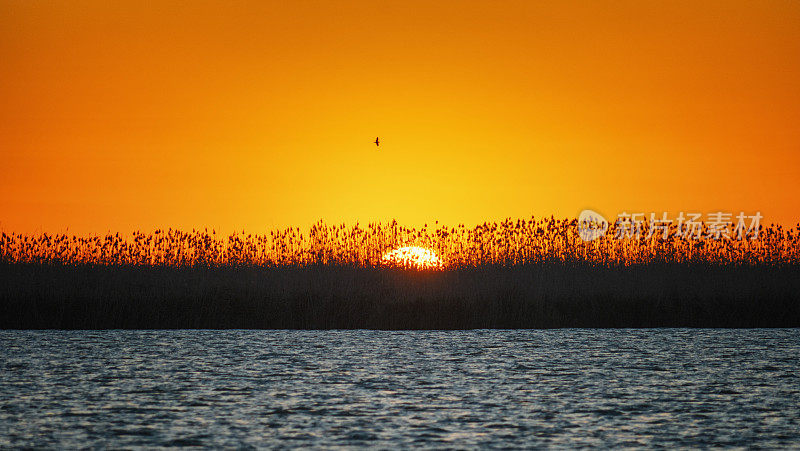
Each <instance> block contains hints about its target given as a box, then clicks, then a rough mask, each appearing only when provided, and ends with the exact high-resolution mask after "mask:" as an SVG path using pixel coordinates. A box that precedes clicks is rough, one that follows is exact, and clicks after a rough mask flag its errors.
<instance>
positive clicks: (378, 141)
mask: <svg viewBox="0 0 800 451" xmlns="http://www.w3.org/2000/svg"><path fill="white" fill-rule="evenodd" d="M380 145H381V142H380V140H378V138H375V146H380Z"/></svg>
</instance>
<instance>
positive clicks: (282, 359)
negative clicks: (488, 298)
mask: <svg viewBox="0 0 800 451" xmlns="http://www.w3.org/2000/svg"><path fill="white" fill-rule="evenodd" d="M799 370H800V330H799V329H780V330H755V329H751V330H689V329H655V330H586V329H573V330H550V331H528V330H526V331H494V330H483V331H457V332H444V331H433V332H430V331H425V332H384V331H188V330H187V331H0V447H21V446H32V447H58V448H75V447H79V446H80V447H83V446H93V447H136V446H142V447H153V446H169V445H196V446H210V447H249V446H253V447H271V446H277V445H281V446H291V447H295V446H303V447H305V446H315V447H358V446H375V447H382V448H397V447H459V448H463V447H485V446H492V447H529V446H570V447H572V446H587V445H588V446H603V447H605V446H655V445H664V446H669V447H675V446H682V447H702V446H709V445H721V446H763V447H768V448H773V447H785V446H792V447H798V446H800V376H798V371H799Z"/></svg>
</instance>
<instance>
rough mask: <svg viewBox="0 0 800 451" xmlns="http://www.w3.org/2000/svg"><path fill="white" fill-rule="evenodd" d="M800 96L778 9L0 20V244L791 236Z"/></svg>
mask: <svg viewBox="0 0 800 451" xmlns="http://www.w3.org/2000/svg"><path fill="white" fill-rule="evenodd" d="M798 80H800V2H798V1H796V0H789V1H747V2H744V1H731V0H726V1H720V2H696V1H685V2H681V1H664V2H648V1H629V2H622V1H620V2H591V1H585V2H568V1H549V2H538V1H520V2H512V1H501V2H489V1H485V2H469V1H457V2H445V1H436V2H431V1H424V2H411V1H403V2H380V1H374V0H371V1H354V2H347V1H336V2H321V1H319V2H317V1H314V2H310V1H275V2H266V1H253V2H230V1H225V2H200V1H186V2H173V1H164V2H161V1H159V2H142V1H132V2H126V1H97V2H93V1H90V2H86V1H45V2H40V1H27V0H26V1H22V0H20V1H8V0H0V159H1V160H2V166H0V168H2V169H1V170H0V230H4V231H14V232H26V233H34V232H41V231H48V232H63V231H66V230H69V231H70V232H75V233H103V232H106V231H120V232H130V231H132V230H134V229H140V230H145V231H147V230H152V229H155V228H158V227H173V228H175V227H177V228H183V229H191V228H193V227H206V226H207V227H209V228H210V227H216V228H218V229H222V230H232V229H234V228H236V229H246V230H248V231H253V232H256V231H262V230H263V229H265V228H273V227H283V226H290V225H291V226H300V227H303V228H305V227H308V226H309V225H311V224H312V223H313V222H315V221H316V220H318V219H323V220H325V221H326V222H332V223H335V222H342V221H344V222H348V223H354V222H355V221H361V222H362V223H365V222H369V221H374V220H382V221H386V220H388V219H391V218H396V219H397V220H398V221H400V222H402V223H406V224H409V225H421V224H422V223H423V222H429V223H430V222H432V221H434V220H439V221H440V222H443V223H446V224H458V223H465V224H468V225H474V224H476V223H478V222H483V221H485V220H496V219H502V218H505V217H513V218H517V217H529V216H531V215H536V216H543V215H546V216H550V215H555V216H556V217H568V216H569V217H575V216H577V214H578V213H579V212H580V210H582V209H584V208H591V209H594V210H597V211H599V212H602V213H604V214H606V215H609V216H613V215H616V214H617V213H619V212H621V211H623V210H625V211H628V212H648V213H649V212H662V211H670V212H677V211H680V210H684V211H700V212H704V213H707V212H712V211H729V212H734V213H738V212H739V211H745V212H748V213H754V212H755V211H761V213H762V214H763V215H764V221H765V222H767V223H769V222H780V223H784V224H787V225H788V224H794V223H796V222H797V221H798V220H800V198H798V192H800V82H799V81H798ZM376 136H380V139H381V145H380V147H378V148H376V146H375V145H374V144H373V143H372V142H373V141H374V140H375V137H376Z"/></svg>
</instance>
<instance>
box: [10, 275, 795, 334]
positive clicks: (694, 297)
mask: <svg viewBox="0 0 800 451" xmlns="http://www.w3.org/2000/svg"><path fill="white" fill-rule="evenodd" d="M561 327H589V328H625V327H630V328H645V327H723V328H729V327H730V328H733V327H736V328H751V327H800V266H798V265H784V266H772V265H749V266H730V265H729V266H726V265H718V264H698V263H693V264H675V263H664V264H661V263H650V264H646V265H638V266H629V267H599V266H591V265H588V264H583V263H574V264H569V263H560V262H554V263H543V264H532V265H517V266H510V267H503V266H484V267H478V268H462V269H452V270H447V271H427V272H426V271H414V270H403V269H392V268H361V267H350V266H307V267H278V268H274V267H273V268H265V267H254V266H240V267H234V266H225V267H199V266H198V267H169V266H160V267H159V266H91V265H83V266H67V265H58V264H55V265H36V264H0V329H394V330H396V329H529V328H534V329H535V328H561Z"/></svg>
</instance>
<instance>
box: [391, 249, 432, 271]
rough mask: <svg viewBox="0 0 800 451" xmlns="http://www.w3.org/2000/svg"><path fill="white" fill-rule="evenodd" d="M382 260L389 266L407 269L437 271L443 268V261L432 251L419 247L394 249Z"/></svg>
mask: <svg viewBox="0 0 800 451" xmlns="http://www.w3.org/2000/svg"><path fill="white" fill-rule="evenodd" d="M381 260H382V261H383V262H384V263H387V264H389V265H394V266H403V267H407V268H418V269H436V268H441V267H442V261H441V260H440V259H439V257H437V256H436V254H435V253H434V252H433V251H432V250H430V249H425V248H424V247H419V246H404V247H399V248H397V249H393V250H391V251H389V252H387V253H385V254H383V258H382V259H381Z"/></svg>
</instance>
